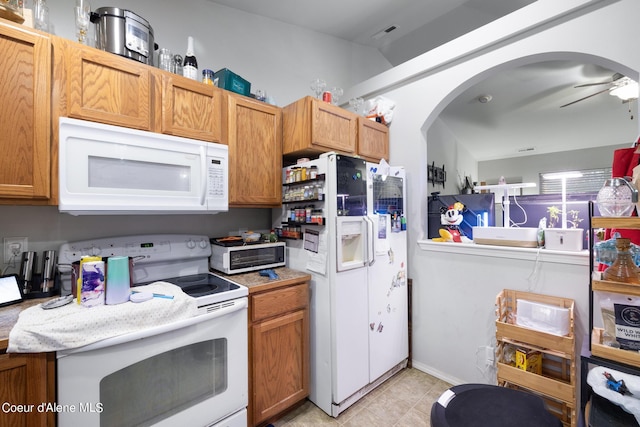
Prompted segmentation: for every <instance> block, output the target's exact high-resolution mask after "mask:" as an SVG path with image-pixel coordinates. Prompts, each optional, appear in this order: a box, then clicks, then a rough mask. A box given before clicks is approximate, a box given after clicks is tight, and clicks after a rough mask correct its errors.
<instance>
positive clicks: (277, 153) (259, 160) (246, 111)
mask: <svg viewBox="0 0 640 427" xmlns="http://www.w3.org/2000/svg"><path fill="white" fill-rule="evenodd" d="M225 104H226V108H225V115H226V117H225V120H224V122H225V130H224V141H225V143H226V144H227V145H228V146H229V206H236V207H261V206H280V204H281V202H282V112H281V110H280V108H278V107H275V106H273V105H269V104H265V103H264V102H260V101H256V100H253V99H250V98H247V97H244V96H236V95H233V94H231V93H226V94H225Z"/></svg>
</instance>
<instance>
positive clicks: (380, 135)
mask: <svg viewBox="0 0 640 427" xmlns="http://www.w3.org/2000/svg"><path fill="white" fill-rule="evenodd" d="M357 152H358V155H359V156H362V157H364V158H365V159H367V160H369V161H376V162H377V161H380V159H385V160H387V161H389V128H388V127H387V126H386V125H383V124H382V123H378V122H374V121H372V120H369V119H366V118H364V117H362V116H360V117H358V150H357Z"/></svg>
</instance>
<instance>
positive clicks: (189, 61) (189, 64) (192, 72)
mask: <svg viewBox="0 0 640 427" xmlns="http://www.w3.org/2000/svg"><path fill="white" fill-rule="evenodd" d="M182 75H183V76H185V77H188V78H190V79H193V80H199V77H200V76H199V75H198V61H197V60H196V55H195V53H194V50H193V37H191V36H189V37H188V38H187V53H186V55H185V56H184V62H183V63H182Z"/></svg>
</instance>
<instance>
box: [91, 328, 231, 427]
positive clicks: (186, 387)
mask: <svg viewBox="0 0 640 427" xmlns="http://www.w3.org/2000/svg"><path fill="white" fill-rule="evenodd" d="M228 357H229V356H228V351H227V340H226V338H220V339H216V340H209V341H203V342H199V343H195V344H191V345H188V346H184V347H180V348H177V349H174V350H170V351H167V352H165V353H161V354H158V355H155V356H153V357H150V358H148V359H145V360H142V361H140V362H138V363H135V364H133V365H129V366H128V367H126V368H123V369H121V370H119V371H116V372H114V373H112V374H110V375H108V376H106V377H104V378H103V379H102V380H101V381H100V402H101V403H102V404H103V408H104V410H103V411H102V413H101V414H100V426H101V427H108V426H117V427H121V426H134V425H135V426H150V425H152V424H155V423H157V422H159V421H161V420H163V419H165V418H168V417H170V416H172V415H174V414H176V413H178V412H181V411H183V410H185V409H186V408H189V407H191V406H193V405H196V404H198V403H200V402H202V401H204V400H206V399H210V398H212V397H214V396H216V395H219V394H222V393H224V392H225V390H226V389H227V384H228V383H227V380H228V379H227V371H228V367H227V365H228Z"/></svg>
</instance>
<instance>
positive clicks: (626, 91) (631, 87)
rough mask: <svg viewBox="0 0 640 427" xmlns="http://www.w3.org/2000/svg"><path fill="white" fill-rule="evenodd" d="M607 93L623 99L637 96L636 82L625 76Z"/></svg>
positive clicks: (626, 99) (627, 99)
mask: <svg viewBox="0 0 640 427" xmlns="http://www.w3.org/2000/svg"><path fill="white" fill-rule="evenodd" d="M609 95H612V96H617V97H618V98H620V99H622V100H623V101H629V100H630V99H637V98H638V82H636V81H634V80H631V79H630V78H628V77H625V78H624V79H622V80H621V81H620V83H619V84H618V85H617V86H616V87H615V88H613V89H611V90H610V91H609Z"/></svg>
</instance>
